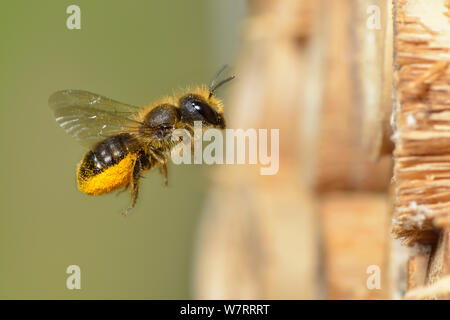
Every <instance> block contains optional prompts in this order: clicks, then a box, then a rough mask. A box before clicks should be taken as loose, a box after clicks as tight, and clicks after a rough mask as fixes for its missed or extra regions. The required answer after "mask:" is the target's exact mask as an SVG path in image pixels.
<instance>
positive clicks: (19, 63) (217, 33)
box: [0, 0, 246, 299]
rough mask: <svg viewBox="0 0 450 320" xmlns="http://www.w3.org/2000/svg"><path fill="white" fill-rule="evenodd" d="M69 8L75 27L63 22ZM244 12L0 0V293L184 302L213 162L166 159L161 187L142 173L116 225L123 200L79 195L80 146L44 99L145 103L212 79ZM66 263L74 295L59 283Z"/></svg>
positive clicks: (238, 3) (218, 3)
mask: <svg viewBox="0 0 450 320" xmlns="http://www.w3.org/2000/svg"><path fill="white" fill-rule="evenodd" d="M71 4H76V5H79V6H80V8H81V30H68V29H67V28H66V19H67V17H68V16H69V15H68V14H66V8H67V7H68V6H69V5H71ZM245 9H246V8H245V2H244V0H234V1H230V0H202V1H200V0H190V1H185V0H179V1H174V0H172V1H166V0H160V1H144V0H142V1H137V0H133V1H110V0H102V1H100V0H96V1H87V0H86V1H33V2H32V1H23V0H22V1H12V0H8V1H2V2H1V4H0V42H1V45H0V121H1V123H0V130H1V150H2V157H1V158H0V163H1V171H0V172H1V190H0V195H1V212H0V298H2V299H5V298H6V299H8V298H33V299H47V298H56V299H59V298H62V299H89V298H105V299H106V298H111V299H114V298H123V299H154V298H159V299H183V298H191V297H192V296H191V295H190V276H191V273H192V258H193V254H192V253H193V244H194V241H195V232H196V226H197V223H198V220H199V217H200V212H201V208H202V204H203V201H204V198H205V192H206V191H207V188H208V172H209V170H214V168H213V167H207V166H184V167H182V166H175V165H173V164H172V165H171V166H170V167H169V187H168V188H164V187H163V179H162V177H161V176H160V175H159V173H158V172H152V173H150V174H149V175H148V176H147V179H144V180H143V184H142V189H141V190H142V191H141V198H140V201H139V202H138V205H137V208H136V209H135V210H134V211H133V212H132V213H131V215H130V216H128V217H126V218H124V217H122V215H121V212H122V210H123V209H124V208H125V207H126V206H127V205H128V203H129V195H128V194H121V195H120V196H116V195H115V194H111V195H105V196H101V197H89V196H86V195H84V194H82V193H80V192H78V191H77V189H76V181H75V168H76V164H77V163H78V162H79V161H80V159H81V156H82V154H83V152H84V151H85V149H84V148H83V147H82V146H80V145H78V144H77V142H76V141H74V140H72V138H71V137H69V136H68V135H66V134H65V133H64V131H63V130H62V129H61V128H59V127H58V126H57V125H56V122H55V121H54V118H53V115H52V113H51V111H50V109H49V107H48V105H47V99H48V97H49V95H50V94H51V93H53V92H54V91H57V90H60V89H68V88H71V89H85V90H89V91H92V92H95V93H100V94H103V95H106V96H108V97H111V98H113V99H116V100H119V101H123V102H126V103H130V104H135V105H145V104H147V103H149V102H151V101H152V100H155V99H157V98H159V97H161V96H163V95H166V94H171V93H172V91H173V90H177V89H179V88H183V87H185V86H187V85H191V84H201V83H209V81H210V80H211V78H212V77H213V75H214V73H215V72H216V71H217V70H218V69H219V68H220V66H221V65H223V64H224V63H233V59H234V55H235V51H236V48H237V46H238V42H239V39H240V27H241V23H242V18H243V17H244V15H245ZM221 93H222V94H224V92H221ZM221 93H219V95H220V94H221ZM225 102H226V99H225ZM72 264H75V265H79V266H80V267H81V286H82V288H81V290H68V289H67V288H66V278H67V277H68V275H67V274H66V273H65V271H66V268H67V266H69V265H72Z"/></svg>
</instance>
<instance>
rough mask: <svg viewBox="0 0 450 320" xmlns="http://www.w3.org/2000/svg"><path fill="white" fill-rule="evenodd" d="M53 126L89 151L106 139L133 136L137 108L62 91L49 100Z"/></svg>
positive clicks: (71, 91) (84, 93) (93, 96)
mask: <svg viewBox="0 0 450 320" xmlns="http://www.w3.org/2000/svg"><path fill="white" fill-rule="evenodd" d="M48 104H49V106H50V108H51V109H52V110H53V113H54V115H55V118H56V122H57V123H58V124H59V125H60V126H61V127H62V128H63V129H64V130H65V131H66V132H67V133H68V134H69V135H71V136H72V137H74V138H75V139H76V140H77V141H79V142H80V143H81V144H82V145H84V146H87V147H90V146H92V144H93V143H95V142H97V141H99V140H100V139H103V138H105V137H108V136H111V135H114V134H117V133H121V132H126V131H129V132H133V131H134V132H136V130H133V129H136V128H137V126H138V125H139V124H140V122H138V121H136V120H134V119H133V118H132V117H133V115H134V114H136V113H137V112H139V110H140V108H139V107H136V106H132V105H128V104H124V103H121V102H118V101H114V100H112V99H110V98H107V97H104V96H101V95H99V94H95V93H91V92H88V91H83V90H63V91H57V92H55V93H54V94H52V95H51V96H50V98H49V100H48Z"/></svg>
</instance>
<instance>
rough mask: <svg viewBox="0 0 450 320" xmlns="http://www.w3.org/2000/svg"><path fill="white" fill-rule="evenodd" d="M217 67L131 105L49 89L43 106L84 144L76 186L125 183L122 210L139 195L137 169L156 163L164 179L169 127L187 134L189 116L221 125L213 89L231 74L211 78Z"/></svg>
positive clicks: (90, 188) (95, 188)
mask: <svg viewBox="0 0 450 320" xmlns="http://www.w3.org/2000/svg"><path fill="white" fill-rule="evenodd" d="M225 68H226V66H225V67H224V68H222V69H221V70H220V71H219V73H218V74H217V76H216V77H215V78H214V80H213V81H212V82H211V84H210V85H209V87H206V86H199V87H196V88H194V89H192V90H188V91H186V92H184V93H182V94H180V95H176V96H172V97H166V98H164V99H161V100H159V101H157V102H155V103H152V104H150V105H149V106H146V107H142V108H141V107H137V106H133V105H129V104H125V103H121V102H118V101H114V100H112V99H110V98H107V97H104V96H101V95H99V94H95V93H91V92H88V91H83V90H62V91H57V92H55V93H53V94H52V95H51V96H50V98H49V106H50V108H51V109H52V110H53V113H54V116H55V118H56V122H57V123H58V124H59V125H60V126H61V127H62V128H63V129H64V130H65V131H66V132H67V133H68V134H69V135H71V136H72V137H74V138H75V139H76V140H77V141H79V142H80V143H81V144H82V145H84V146H87V147H88V148H89V150H88V151H87V152H86V153H85V154H84V156H83V157H82V160H81V162H80V163H79V164H78V167H77V171H76V176H77V185H78V189H79V190H80V191H81V192H83V193H85V194H88V195H94V196H96V195H101V194H105V193H109V192H112V191H114V190H117V189H120V188H123V190H127V189H128V187H131V188H130V189H131V203H130V205H129V206H128V208H127V209H126V210H125V211H124V212H123V215H127V214H128V213H129V212H130V211H131V210H132V209H133V208H134V206H135V204H136V201H137V198H138V196H139V181H140V178H141V177H142V175H143V173H145V172H147V171H149V170H151V169H153V168H155V167H158V168H159V170H160V172H161V173H162V175H163V176H164V181H165V185H167V181H168V170H167V163H168V161H169V159H170V153H171V150H172V148H173V147H175V145H176V144H178V143H180V141H181V140H179V139H178V141H174V139H172V133H173V132H174V131H175V130H176V129H185V130H187V131H188V132H189V133H190V134H191V136H192V134H193V128H194V121H200V122H201V123H202V128H219V129H224V128H225V118H224V112H223V103H222V101H221V100H220V99H218V98H217V97H216V96H215V92H216V90H217V89H218V88H219V87H220V86H222V85H223V84H225V83H227V82H229V81H231V80H232V79H234V76H231V77H228V78H226V79H224V80H222V81H220V82H217V79H218V78H219V76H220V74H221V73H222V71H223V70H224V69H225Z"/></svg>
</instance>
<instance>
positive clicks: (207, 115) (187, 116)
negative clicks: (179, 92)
mask: <svg viewBox="0 0 450 320" xmlns="http://www.w3.org/2000/svg"><path fill="white" fill-rule="evenodd" d="M201 91H203V94H202V92H201ZM208 96H209V92H208V91H206V92H205V90H204V89H197V90H196V93H188V94H186V95H184V96H182V97H181V98H180V100H179V101H180V116H181V121H183V122H185V123H188V124H190V125H194V122H195V121H201V122H202V125H203V127H213V128H220V129H224V128H225V119H224V116H223V107H222V102H221V101H220V100H218V99H216V98H215V97H214V96H212V97H208Z"/></svg>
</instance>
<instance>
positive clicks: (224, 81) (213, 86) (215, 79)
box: [208, 65, 236, 98]
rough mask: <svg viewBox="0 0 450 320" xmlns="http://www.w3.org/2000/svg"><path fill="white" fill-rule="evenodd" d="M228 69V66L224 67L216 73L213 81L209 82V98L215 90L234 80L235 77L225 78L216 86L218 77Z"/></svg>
mask: <svg viewBox="0 0 450 320" xmlns="http://www.w3.org/2000/svg"><path fill="white" fill-rule="evenodd" d="M227 68H228V65H224V66H223V67H222V68H221V69H220V70H219V72H217V74H216V76H215V77H214V79H213V81H211V84H210V85H209V97H208V98H211V97H212V96H213V95H214V93H215V92H216V90H217V89H218V88H219V87H221V86H222V85H223V84H225V83H227V82H229V81H231V80H233V79H234V78H236V77H235V76H231V77H228V78H226V79H225V80H222V81H220V82H219V83H217V84H216V82H217V79H219V77H220V75H221V74H222V73H223V72H224V71H225V70H226V69H227Z"/></svg>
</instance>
